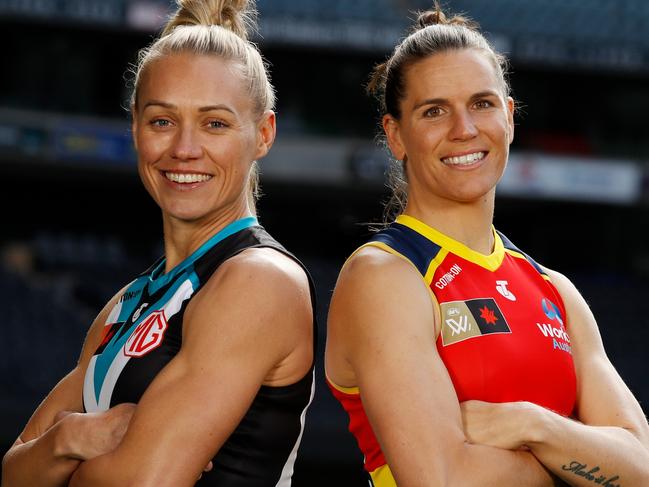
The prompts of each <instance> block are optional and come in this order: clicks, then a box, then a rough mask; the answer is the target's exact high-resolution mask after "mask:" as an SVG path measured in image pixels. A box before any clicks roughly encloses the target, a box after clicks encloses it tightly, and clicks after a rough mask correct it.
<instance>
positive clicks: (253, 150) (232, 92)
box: [133, 54, 275, 221]
mask: <svg viewBox="0 0 649 487" xmlns="http://www.w3.org/2000/svg"><path fill="white" fill-rule="evenodd" d="M245 86H246V83H245V80H244V79H243V77H242V75H241V74H240V73H239V72H238V70H237V69H236V67H235V66H233V64H232V63H231V62H229V61H225V60H223V59H221V58H220V57H217V56H204V55H195V54H173V55H168V56H164V57H162V58H160V59H157V60H155V61H153V62H152V63H151V64H150V65H149V66H148V67H147V70H146V72H145V73H144V77H143V79H142V81H141V84H140V87H139V91H138V97H137V106H136V107H134V110H133V137H134V141H135V147H136V150H137V153H138V171H139V173H140V177H141V179H142V181H143V183H144V186H145V187H146V189H147V191H148V192H149V194H151V196H152V197H153V199H154V200H155V201H156V203H157V204H158V205H159V206H160V208H161V209H162V211H163V214H164V215H165V216H166V217H171V218H175V219H179V220H183V221H197V220H203V219H211V218H220V217H225V218H237V217H240V216H243V215H245V214H246V213H247V212H248V213H249V212H250V210H252V209H251V208H248V206H247V194H248V177H249V172H250V168H251V164H252V161H254V160H256V159H258V158H260V157H263V156H264V155H266V153H267V152H268V150H269V149H270V146H271V145H272V143H273V140H274V137H275V118H274V114H273V113H272V112H270V111H269V112H267V113H265V114H263V115H262V116H261V117H259V116H258V115H256V114H255V113H254V111H253V107H254V105H253V101H252V100H251V99H250V97H249V95H248V94H247V92H246V91H245V88H244V87H245Z"/></svg>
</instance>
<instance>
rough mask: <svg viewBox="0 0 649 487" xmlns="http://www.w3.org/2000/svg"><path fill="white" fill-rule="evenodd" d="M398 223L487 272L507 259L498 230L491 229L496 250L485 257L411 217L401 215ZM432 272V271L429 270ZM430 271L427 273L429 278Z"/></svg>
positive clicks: (496, 267)
mask: <svg viewBox="0 0 649 487" xmlns="http://www.w3.org/2000/svg"><path fill="white" fill-rule="evenodd" d="M396 222H397V223H400V224H401V225H405V226H406V227H409V228H411V229H413V230H414V231H415V232H417V233H419V234H421V235H423V236H424V237H426V238H427V239H428V240H430V241H432V242H433V243H435V244H437V245H439V246H440V247H442V248H445V249H448V250H449V251H450V252H453V253H454V254H455V255H459V256H460V257H462V258H463V259H466V260H468V261H469V262H473V263H474V264H476V265H479V266H480V267H484V268H485V269H487V270H490V271H492V272H493V271H495V270H496V269H498V268H499V267H500V264H502V262H503V259H504V258H505V247H504V246H503V242H502V240H501V239H500V236H499V235H498V233H497V232H496V230H495V229H494V228H493V226H492V227H491V231H492V232H493V236H494V250H493V252H492V253H491V254H489V255H485V254H481V253H480V252H476V251H475V250H473V249H470V248H469V247H467V246H466V245H464V244H463V243H461V242H458V241H457V240H453V239H452V238H451V237H448V236H446V235H444V234H443V233H441V232H440V231H438V230H435V229H434V228H433V227H429V226H428V225H426V224H425V223H424V222H422V221H420V220H417V219H416V218H414V217H412V216H409V215H405V214H404V215H399V216H398V217H397V219H396ZM429 271H430V270H429ZM429 271H428V272H426V275H427V276H428V274H429Z"/></svg>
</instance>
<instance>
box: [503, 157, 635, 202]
mask: <svg viewBox="0 0 649 487" xmlns="http://www.w3.org/2000/svg"><path fill="white" fill-rule="evenodd" d="M642 181H643V171H642V169H641V167H640V165H639V164H636V163H634V162H633V161H629V160H611V159H594V158H578V157H561V156H549V155H542V154H535V153H514V154H511V155H510V158H509V163H508V166H507V170H506V171H505V175H504V176H503V178H502V180H501V181H500V184H499V185H498V194H502V195H511V196H520V197H525V198H540V199H562V200H577V201H591V202H598V203H600V202H601V203H614V204H632V203H636V202H638V201H639V200H640V197H641V195H642Z"/></svg>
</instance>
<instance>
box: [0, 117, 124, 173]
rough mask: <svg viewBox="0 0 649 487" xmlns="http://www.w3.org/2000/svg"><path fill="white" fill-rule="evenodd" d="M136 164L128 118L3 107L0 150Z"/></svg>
mask: <svg viewBox="0 0 649 487" xmlns="http://www.w3.org/2000/svg"><path fill="white" fill-rule="evenodd" d="M3 153H4V154H7V155H10V156H18V157H20V156H24V157H29V158H35V159H39V160H42V161H55V162H64V163H69V162H72V163H84V164H97V165H105V164H108V165H111V166H115V167H116V166H126V167H135V164H134V163H135V160H136V156H135V151H134V149H133V143H132V140H131V135H130V127H129V124H128V123H127V122H112V121H104V120H101V119H90V118H89V119H82V118H75V117H67V116H57V115H45V114H37V113H33V112H22V111H17V110H2V109H0V154H3Z"/></svg>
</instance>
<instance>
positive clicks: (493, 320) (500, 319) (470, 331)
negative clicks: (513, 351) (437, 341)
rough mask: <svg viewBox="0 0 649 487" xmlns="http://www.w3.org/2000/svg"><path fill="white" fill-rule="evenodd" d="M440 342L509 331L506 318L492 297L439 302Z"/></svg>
mask: <svg viewBox="0 0 649 487" xmlns="http://www.w3.org/2000/svg"><path fill="white" fill-rule="evenodd" d="M441 310H442V344H443V345H444V346H447V345H451V344H453V343H457V342H461V341H462V340H466V339H468V338H474V337H479V336H483V335H489V334H492V333H511V332H512V331H511V329H510V328H509V325H508V324H507V320H505V317H504V316H503V313H502V311H500V308H499V307H498V305H497V304H496V301H495V300H494V299H493V298H478V299H469V300H467V301H451V302H449V303H441Z"/></svg>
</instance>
